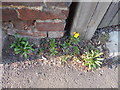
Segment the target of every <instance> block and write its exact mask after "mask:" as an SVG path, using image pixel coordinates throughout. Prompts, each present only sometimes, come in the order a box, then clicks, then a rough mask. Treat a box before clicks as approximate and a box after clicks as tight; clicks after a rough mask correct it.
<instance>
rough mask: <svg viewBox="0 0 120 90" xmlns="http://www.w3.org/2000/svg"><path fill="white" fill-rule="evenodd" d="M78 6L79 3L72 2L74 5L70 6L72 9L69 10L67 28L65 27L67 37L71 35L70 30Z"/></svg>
mask: <svg viewBox="0 0 120 90" xmlns="http://www.w3.org/2000/svg"><path fill="white" fill-rule="evenodd" d="M77 6H78V2H72V4H71V5H70V9H69V15H68V18H67V20H66V27H65V31H66V33H65V35H70V30H71V27H72V24H73V20H74V17H75V12H76V8H77Z"/></svg>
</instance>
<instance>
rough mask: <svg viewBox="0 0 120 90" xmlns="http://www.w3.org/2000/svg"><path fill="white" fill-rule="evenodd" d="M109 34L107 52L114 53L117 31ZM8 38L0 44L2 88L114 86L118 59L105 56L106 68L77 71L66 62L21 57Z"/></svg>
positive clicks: (116, 47) (116, 86)
mask: <svg viewBox="0 0 120 90" xmlns="http://www.w3.org/2000/svg"><path fill="white" fill-rule="evenodd" d="M110 35H111V38H110V40H111V42H108V43H107V48H109V50H110V53H111V56H112V57H114V56H115V57H116V56H117V55H118V54H116V52H118V40H116V38H118V34H116V32H113V33H111V34H110ZM11 39H12V38H7V39H5V43H4V45H3V53H2V55H3V63H4V65H3V66H0V67H2V68H3V69H1V70H0V75H1V71H2V72H3V74H2V87H3V88H30V87H31V88H118V82H119V81H118V67H117V66H118V64H120V62H118V59H112V60H108V66H109V68H108V67H107V66H105V67H103V68H101V69H100V70H97V71H95V72H84V71H80V70H78V69H76V68H75V67H72V66H69V65H65V66H61V65H52V64H49V65H48V64H45V63H43V62H42V61H41V60H39V59H38V60H37V58H38V57H35V56H31V57H30V58H29V61H23V58H22V57H19V56H17V55H14V54H13V51H12V49H10V48H9V43H10V42H11ZM38 43H39V42H38ZM113 47H114V48H113ZM34 59H35V60H37V61H35V60H34ZM109 61H110V62H109ZM111 61H112V62H111ZM114 61H115V62H116V61H117V64H116V63H114V65H112V66H113V67H112V68H111V63H113V62H114ZM13 62H14V63H13Z"/></svg>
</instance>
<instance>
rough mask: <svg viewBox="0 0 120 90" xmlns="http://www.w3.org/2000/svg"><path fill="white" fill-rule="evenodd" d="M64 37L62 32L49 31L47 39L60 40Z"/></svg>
mask: <svg viewBox="0 0 120 90" xmlns="http://www.w3.org/2000/svg"><path fill="white" fill-rule="evenodd" d="M63 35H64V31H49V32H48V37H49V38H61V37H63Z"/></svg>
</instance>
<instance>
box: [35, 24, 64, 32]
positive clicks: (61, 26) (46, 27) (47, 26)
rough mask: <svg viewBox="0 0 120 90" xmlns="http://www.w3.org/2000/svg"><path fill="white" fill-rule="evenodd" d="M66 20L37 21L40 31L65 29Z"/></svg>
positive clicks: (37, 27)
mask: <svg viewBox="0 0 120 90" xmlns="http://www.w3.org/2000/svg"><path fill="white" fill-rule="evenodd" d="M64 27H65V22H59V23H52V22H37V23H36V29H37V30H39V31H63V30H64Z"/></svg>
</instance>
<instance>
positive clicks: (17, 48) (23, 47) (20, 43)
mask: <svg viewBox="0 0 120 90" xmlns="http://www.w3.org/2000/svg"><path fill="white" fill-rule="evenodd" d="M15 39H16V40H15V41H14V42H13V43H12V44H11V45H10V48H13V49H14V52H15V54H20V53H21V54H22V55H23V56H24V57H25V58H27V55H28V54H29V53H31V51H34V49H33V48H32V47H33V44H31V45H30V44H29V42H28V41H27V38H25V37H24V38H23V37H18V35H17V34H15Z"/></svg>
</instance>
